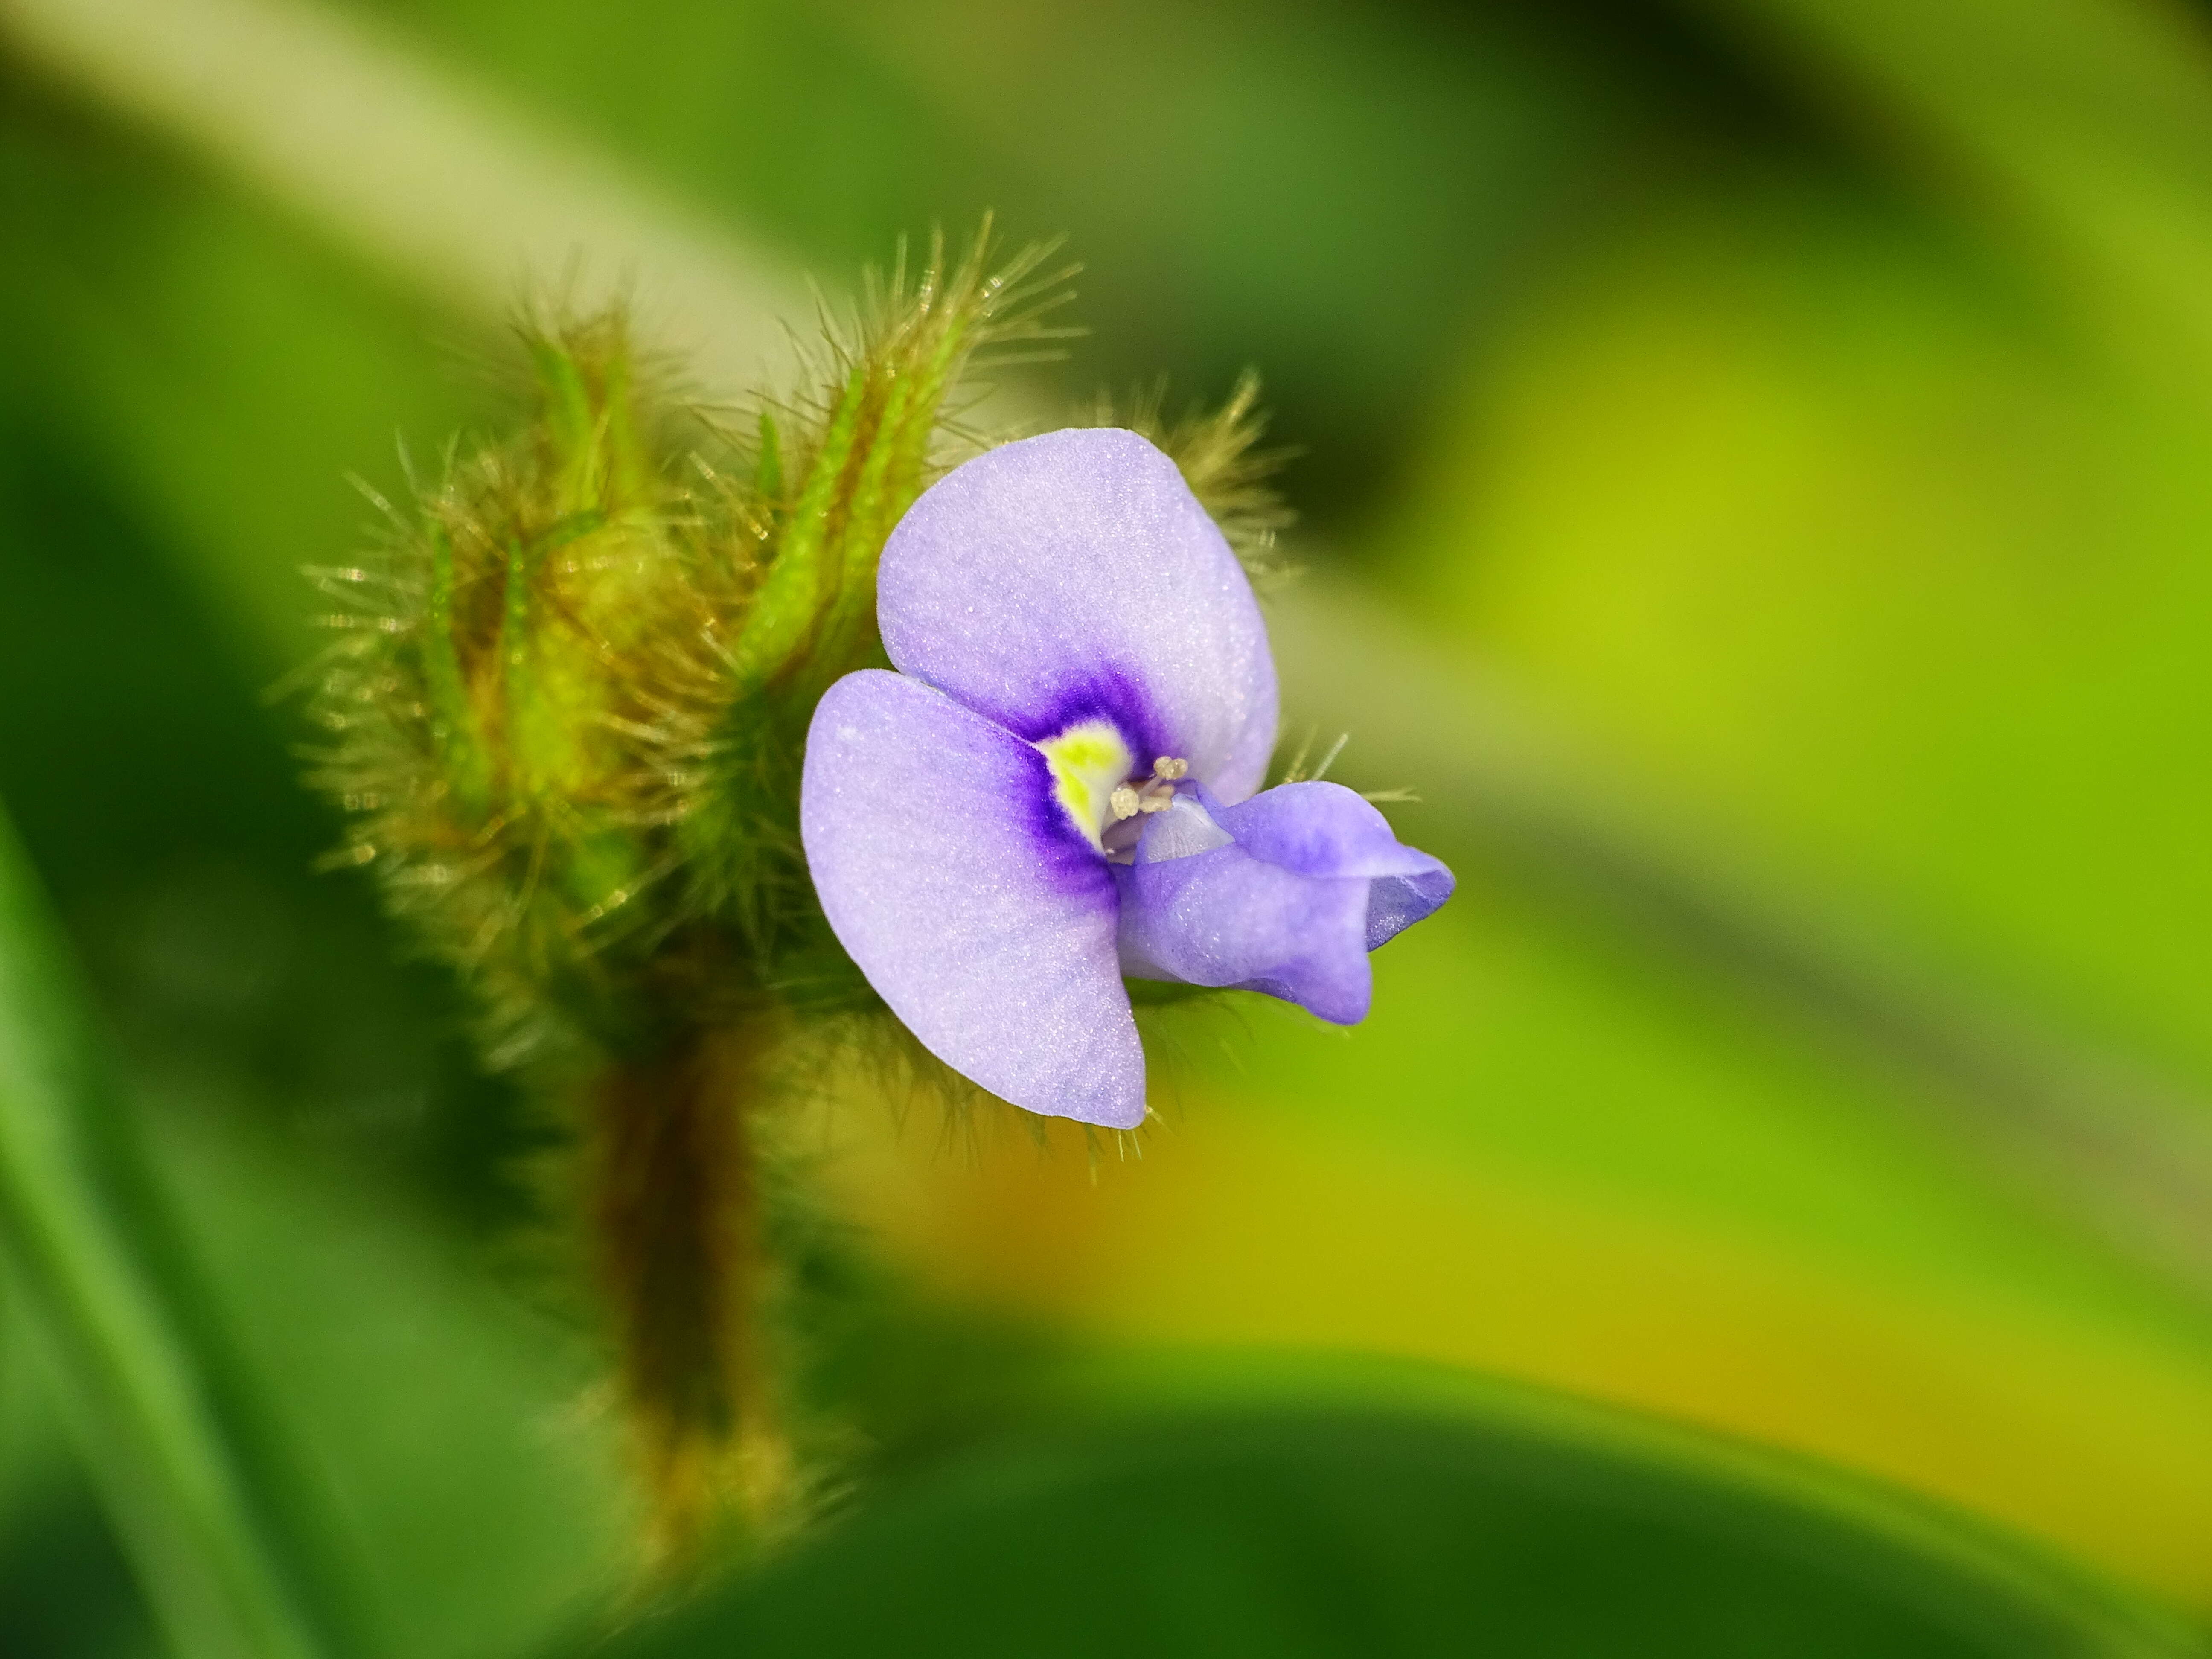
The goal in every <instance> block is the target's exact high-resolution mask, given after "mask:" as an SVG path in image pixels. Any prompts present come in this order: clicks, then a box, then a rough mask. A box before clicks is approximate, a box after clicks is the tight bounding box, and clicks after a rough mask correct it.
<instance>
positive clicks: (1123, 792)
mask: <svg viewBox="0 0 2212 1659" xmlns="http://www.w3.org/2000/svg"><path fill="white" fill-rule="evenodd" d="M1142 804H1143V803H1142V800H1141V799H1140V798H1139V795H1138V793H1137V792H1136V791H1135V790H1134V789H1133V788H1131V787H1129V786H1128V785H1127V784H1126V783H1124V784H1120V785H1117V786H1116V787H1115V790H1114V793H1112V794H1110V795H1109V796H1107V797H1106V805H1107V806H1108V808H1109V810H1110V811H1112V812H1113V814H1114V818H1115V822H1116V823H1119V822H1120V821H1121V819H1123V818H1133V817H1136V816H1137V811H1138V808H1139V806H1140V805H1142Z"/></svg>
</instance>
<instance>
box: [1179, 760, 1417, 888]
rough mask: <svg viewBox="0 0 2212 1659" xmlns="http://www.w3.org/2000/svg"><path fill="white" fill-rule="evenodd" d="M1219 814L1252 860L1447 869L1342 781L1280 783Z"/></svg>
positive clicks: (1383, 871)
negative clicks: (1403, 842)
mask: <svg viewBox="0 0 2212 1659" xmlns="http://www.w3.org/2000/svg"><path fill="white" fill-rule="evenodd" d="M1215 816H1216V817H1218V820H1219V822H1220V824H1221V827H1222V828H1223V829H1226V830H1227V831H1228V832H1229V833H1230V834H1231V835H1232V836H1236V837H1237V843H1238V845H1240V846H1242V847H1243V848H1244V850H1245V851H1246V852H1248V853H1249V854H1252V855H1253V856H1254V857H1255V858H1262V859H1265V860H1267V862H1268V863H1270V864H1279V865H1282V866H1285V868H1287V869H1291V870H1296V871H1298V872H1301V873H1302V874H1304V875H1309V876H1425V875H1428V874H1430V873H1431V872H1435V871H1438V870H1441V869H1443V866H1442V865H1441V864H1438V863H1437V861H1436V860H1434V859H1432V858H1431V857H1430V856H1429V855H1428V854H1426V853H1420V852H1416V851H1415V850H1414V849H1413V848H1410V847H1407V846H1403V845H1401V843H1400V842H1399V840H1398V837H1397V836H1396V835H1395V833H1394V832H1393V831H1392V830H1391V828H1390V820H1389V819H1388V818H1386V817H1383V814H1382V813H1381V812H1379V811H1376V808H1375V804H1374V803H1373V802H1372V801H1370V800H1367V799H1364V798H1362V797H1361V796H1359V795H1357V794H1355V793H1352V791H1351V790H1349V789H1346V787H1344V786H1343V785H1342V784H1340V783H1323V782H1321V781H1318V780H1315V781H1308V782H1305V783H1282V784H1278V785H1276V786H1275V787H1273V789H1270V790H1268V791H1267V792H1266V793H1264V794H1259V795H1255V796H1254V797H1253V798H1252V799H1250V800H1248V801H1244V802H1243V803H1241V804H1239V805H1235V806H1225V807H1221V808H1219V809H1218V811H1216V814H1215Z"/></svg>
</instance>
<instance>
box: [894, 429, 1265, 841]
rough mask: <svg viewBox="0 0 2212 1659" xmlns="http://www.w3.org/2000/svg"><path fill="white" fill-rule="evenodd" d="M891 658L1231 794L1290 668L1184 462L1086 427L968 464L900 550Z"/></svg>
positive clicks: (1014, 724)
mask: <svg viewBox="0 0 2212 1659" xmlns="http://www.w3.org/2000/svg"><path fill="white" fill-rule="evenodd" d="M877 617H878V623H880V625H881V628H882V631H883V638H884V648H885V649H886V650H887V651H888V652H889V653H890V659H891V661H892V662H894V663H896V665H898V666H899V667H900V668H901V669H902V670H903V671H906V672H907V673H908V674H913V675H916V676H918V677H920V678H922V679H925V680H927V681H928V682H929V683H930V684H933V685H934V686H937V687H939V689H940V690H945V691H946V692H948V693H950V694H951V696H953V697H955V698H956V699H957V700H958V701H959V702H963V703H965V704H966V705H967V706H968V707H969V708H973V709H975V711H977V712H978V713H979V714H987V715H988V716H989V717H990V718H991V719H993V720H996V721H998V722H999V723H1000V725H1001V726H1005V727H1006V728H1007V729H1008V730H1009V731H1011V732H1014V733H1015V734H1016V735H1017V736H1018V737H1023V738H1029V739H1030V740H1031V741H1032V742H1036V741H1040V740H1042V739H1043V738H1048V737H1052V736H1054V735H1055V734H1056V733H1058V732H1060V731H1063V730H1065V729H1066V727H1067V726H1071V725H1073V723H1074V722H1076V721H1077V720H1085V719H1092V718H1098V717H1102V716H1103V717H1104V718H1107V719H1109V720H1113V721H1115V724H1116V725H1117V726H1120V727H1121V730H1122V732H1123V735H1124V736H1125V737H1126V738H1127V741H1128V743H1129V745H1130V747H1131V749H1132V750H1133V751H1134V752H1135V753H1136V754H1137V756H1138V758H1139V765H1140V766H1141V767H1143V768H1146V769H1149V767H1150V765H1151V763H1152V761H1153V760H1154V759H1156V758H1158V757H1163V756H1171V757H1176V758H1179V759H1183V760H1187V761H1188V762H1189V763H1190V767H1191V775H1193V776H1194V777H1195V778H1198V779H1200V780H1201V781H1204V782H1205V783H1206V785H1207V786H1208V787H1210V788H1211V789H1212V791H1213V792H1214V793H1215V794H1216V795H1217V796H1218V797H1219V798H1220V799H1223V800H1225V801H1237V800H1242V799H1244V798H1245V797H1246V796H1248V795H1249V794H1250V793H1252V792H1253V791H1254V790H1255V789H1256V788H1258V787H1259V786H1260V781H1261V777H1262V776H1263V775H1265V772H1266V769H1267V757H1268V755H1269V753H1270V752H1271V751H1272V750H1273V746H1274V741H1275V668H1274V660H1273V657H1272V656H1271V655H1270V653H1269V652H1268V648H1267V629H1266V627H1265V625H1264V624H1263V623H1261V619H1260V610H1259V606H1258V605H1256V604H1255V602H1254V600H1253V598H1252V587H1251V584H1250V582H1249V581H1248V580H1246V579H1245V575H1244V572H1243V568H1242V567H1241V566H1239V565H1238V563H1237V556H1236V555H1235V554H1233V553H1232V552H1231V551H1230V550H1229V545H1228V544H1227V543H1226V542H1225V541H1224V540H1223V539H1222V538H1221V532H1220V531H1218V529H1216V528H1215V527H1214V525H1213V521H1212V520H1210V519H1209V518H1207V517H1206V510H1205V509H1204V508H1203V507H1200V505H1199V504H1198V501H1197V499H1196V498H1195V497H1194V496H1193V495H1192V494H1191V493H1190V490H1189V489H1188V486H1187V485H1185V484H1184V483H1183V481H1182V474H1181V473H1180V472H1178V471H1176V465H1175V463H1174V462H1173V461H1170V459H1168V458H1167V457H1166V456H1165V455H1163V454H1162V453H1160V452H1159V451H1158V449H1156V448H1154V447H1152V445H1151V444H1149V443H1147V442H1146V441H1145V440H1144V439H1142V438H1140V437H1139V436H1138V435H1136V434H1135V433H1133V432H1122V431H1118V430H1115V429H1112V428H1073V429H1070V430H1067V431H1064V432H1048V433H1047V434H1045V435H1043V436H1042V437H1037V438H1029V439H1025V440H1024V441H1021V442H1018V443H1011V444H1006V445H1003V446H1001V447H999V448H997V449H994V450H991V451H989V452H987V453H985V454H982V455H979V456H977V457H976V458H975V459H974V460H971V461H969V462H968V463H966V464H965V465H962V466H960V467H957V468H955V469H954V470H953V471H951V473H950V474H948V475H947V476H946V477H944V478H942V479H940V480H939V482H938V483H936V484H934V485H933V486H932V487H931V488H930V489H928V490H927V491H926V492H925V493H924V494H923V495H922V497H921V500H920V501H916V502H915V504H914V506H913V507H911V508H909V509H908V513H907V515H906V517H905V518H903V519H902V520H900V521H899V525H898V527H897V528H896V530H894V531H892V532H891V535H890V540H889V541H888V542H887V543H886V544H884V556H883V563H882V568H881V571H880V574H879V575H878V586H877Z"/></svg>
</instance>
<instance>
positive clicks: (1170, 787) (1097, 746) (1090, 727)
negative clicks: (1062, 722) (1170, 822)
mask: <svg viewBox="0 0 2212 1659" xmlns="http://www.w3.org/2000/svg"><path fill="white" fill-rule="evenodd" d="M1036 749H1037V751H1038V752H1039V753H1040V754H1042V756H1043V757H1044V758H1045V764H1046V765H1047V766H1048V767H1049V768H1050V769H1051V770H1052V793H1053V799H1055V800H1057V801H1058V802H1059V803H1060V808H1061V810H1062V811H1065V812H1066V814H1067V816H1068V818H1069V819H1070V821H1071V822H1073V823H1074V825H1075V827H1076V828H1077V829H1080V830H1081V831H1082V832H1083V836H1084V839H1085V840H1086V841H1088V842H1090V843H1091V845H1092V846H1093V847H1095V848H1097V849H1098V850H1099V851H1100V852H1102V853H1103V854H1106V855H1107V856H1108V857H1109V858H1113V857H1115V856H1117V855H1119V856H1120V857H1121V858H1122V859H1123V860H1124V861H1126V860H1127V854H1128V849H1129V848H1131V847H1132V846H1133V845H1134V844H1135V842H1136V837H1135V836H1133V835H1131V834H1130V833H1128V831H1127V830H1123V829H1121V826H1122V825H1123V824H1125V823H1128V821H1129V820H1130V819H1132V818H1137V817H1144V816H1146V815H1148V814H1151V813H1153V812H1164V811H1166V810H1167V809H1168V808H1169V807H1170V806H1171V805H1174V803H1175V787H1176V784H1177V783H1178V782H1179V781H1182V779H1184V778H1187V777H1188V776H1189V775H1190V763H1189V762H1188V761H1185V760H1181V759H1178V758H1176V757H1174V756H1171V755H1163V756H1161V757H1159V758H1158V760H1156V761H1154V762H1153V763H1152V775H1151V776H1150V777H1138V776H1136V775H1135V773H1136V770H1137V757H1136V755H1135V754H1134V752H1133V751H1132V750H1131V749H1130V747H1129V744H1128V740H1127V738H1124V737H1122V735H1121V730H1120V728H1119V727H1117V726H1115V724H1114V723H1113V721H1111V720H1078V721H1077V722H1076V723H1075V724H1074V725H1073V726H1069V727H1068V728H1067V729H1066V731H1065V732H1061V733H1060V735H1059V736H1058V737H1054V738H1046V739H1045V740H1044V741H1043V742H1042V743H1040V744H1037V745H1036ZM1131 827H1132V828H1133V827H1134V826H1131ZM1117 830H1120V831H1121V833H1119V834H1116V833H1115V832H1116V831H1117Z"/></svg>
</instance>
